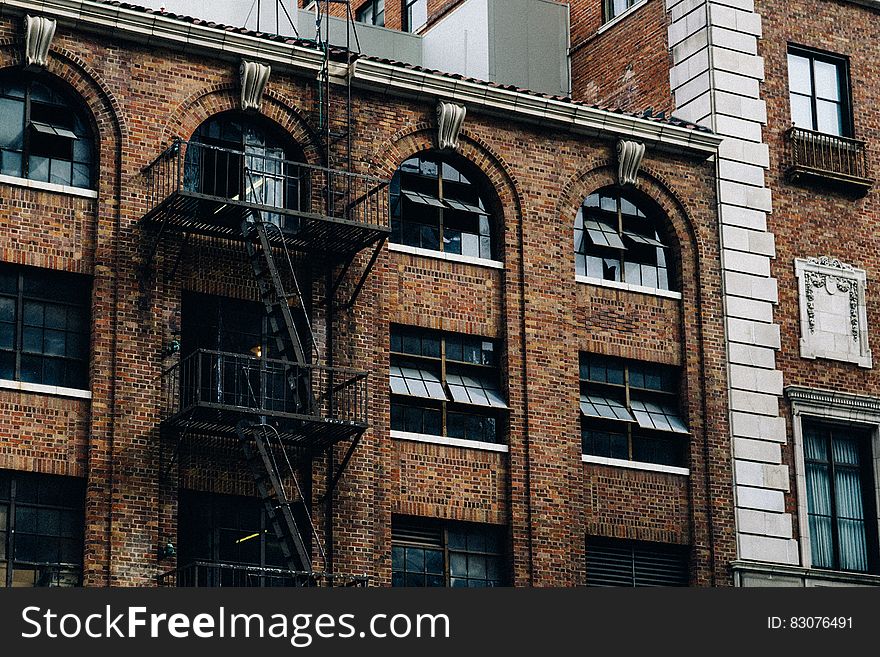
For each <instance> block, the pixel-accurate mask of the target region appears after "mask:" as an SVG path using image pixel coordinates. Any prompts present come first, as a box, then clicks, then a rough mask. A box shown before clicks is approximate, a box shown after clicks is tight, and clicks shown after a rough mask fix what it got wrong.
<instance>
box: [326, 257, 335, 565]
mask: <svg viewBox="0 0 880 657" xmlns="http://www.w3.org/2000/svg"><path fill="white" fill-rule="evenodd" d="M332 289H333V269H332V268H331V267H328V268H327V273H326V276H325V280H324V295H325V299H324V304H325V307H326V308H327V317H326V320H325V321H326V322H327V338H326V347H325V349H324V352H325V353H326V354H327V367H328V368H332V367H333V362H334V358H333V319H334V307H333V292H332ZM331 371H332V370H328V377H329V376H331V375H330V372H331ZM329 381H330V384H329V386H328V387H329V390H330V395H331V398H330V408H333V399H332V394H333V393H332V390H333V380H332V378H331V379H329ZM333 450H334V447H333V446H332V445H331V446H330V448H329V449H328V450H327V473H326V479H327V483H326V490H325V495H326V496H327V500H326V504H325V505H324V543H325V546H326V547H325V550H326V555H327V564H326V568H327V572H328V573H332V572H333V562H334V558H333V557H334V551H333V494H332V493H330V485H331V484H332V482H333V468H334V465H335V461H336V459H335V458H334V454H333Z"/></svg>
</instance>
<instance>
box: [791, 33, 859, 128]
mask: <svg viewBox="0 0 880 657" xmlns="http://www.w3.org/2000/svg"><path fill="white" fill-rule="evenodd" d="M788 88H789V99H790V101H791V121H792V123H794V125H795V126H797V127H798V128H804V129H806V130H815V131H817V132H822V133H825V134H829V135H836V136H840V137H851V136H852V111H851V108H850V102H849V98H850V95H849V69H848V66H847V60H846V59H845V58H843V57H837V56H835V55H829V54H825V53H817V52H813V51H810V50H805V49H802V48H797V47H790V48H789V49H788Z"/></svg>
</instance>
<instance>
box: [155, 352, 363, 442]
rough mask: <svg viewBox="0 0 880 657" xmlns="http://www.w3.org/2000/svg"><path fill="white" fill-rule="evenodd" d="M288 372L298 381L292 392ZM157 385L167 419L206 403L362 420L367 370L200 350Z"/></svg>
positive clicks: (260, 412) (262, 412)
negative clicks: (160, 387) (300, 363)
mask: <svg viewBox="0 0 880 657" xmlns="http://www.w3.org/2000/svg"><path fill="white" fill-rule="evenodd" d="M288 370H291V371H292V373H293V375H294V377H295V378H296V379H297V381H298V382H299V384H300V385H298V386H297V390H296V391H295V390H294V388H293V387H292V386H291V385H290V384H289V383H288ZM162 388H163V390H162V397H163V418H166V419H167V418H169V417H171V416H174V415H176V414H179V413H183V412H187V411H190V410H192V409H195V408H199V407H205V408H217V409H221V410H230V411H238V412H248V413H254V414H257V415H281V416H283V415H285V414H295V415H298V416H307V417H314V418H315V419H320V420H327V419H330V420H337V421H340V422H348V423H355V424H362V425H364V426H365V425H366V423H367V402H368V398H367V394H368V390H367V373H366V372H362V371H358V370H353V369H349V368H343V367H333V368H330V367H323V366H319V365H297V364H296V363H290V362H288V361H284V360H278V359H272V358H261V357H257V356H251V355H248V354H235V353H228V352H222V351H210V350H206V349H199V350H197V351H194V352H193V353H191V354H189V355H188V356H185V357H182V358H181V359H180V361H179V362H178V363H176V364H175V365H173V366H172V367H170V368H168V369H167V370H165V372H164V373H163V374H162ZM304 391H305V392H304Z"/></svg>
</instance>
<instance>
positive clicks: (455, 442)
mask: <svg viewBox="0 0 880 657" xmlns="http://www.w3.org/2000/svg"><path fill="white" fill-rule="evenodd" d="M391 437H392V438H395V439H397V440H412V441H414V442H417V443H431V444H433V445H449V446H451V447H465V448H467V449H479V450H483V451H484V452H504V453H507V452H509V451H510V448H509V447H508V446H507V445H497V444H495V443H484V442H481V441H479V440H463V439H462V438H447V437H445V436H432V435H431V434H427V433H410V432H409V431H394V430H392V431H391Z"/></svg>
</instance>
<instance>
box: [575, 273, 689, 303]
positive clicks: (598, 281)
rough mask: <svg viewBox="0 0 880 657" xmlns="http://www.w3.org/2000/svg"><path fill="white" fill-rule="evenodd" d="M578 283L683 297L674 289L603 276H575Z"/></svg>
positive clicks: (655, 294) (661, 295) (670, 296)
mask: <svg viewBox="0 0 880 657" xmlns="http://www.w3.org/2000/svg"><path fill="white" fill-rule="evenodd" d="M575 280H576V281H577V282H578V283H584V284H585V285H596V286H598V287H609V288H612V289H615V290H626V291H627V292H638V293H639V294H650V295H651V296H655V297H666V298H667V299H681V292H673V291H672V290H661V289H660V288H656V287H645V286H644V285H631V284H630V283H620V282H618V281H606V280H605V279H603V278H593V277H592V276H580V275H578V276H575Z"/></svg>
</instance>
